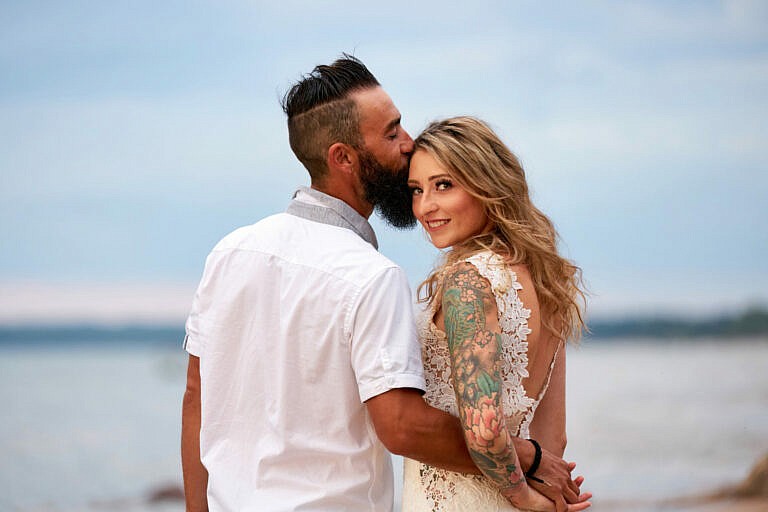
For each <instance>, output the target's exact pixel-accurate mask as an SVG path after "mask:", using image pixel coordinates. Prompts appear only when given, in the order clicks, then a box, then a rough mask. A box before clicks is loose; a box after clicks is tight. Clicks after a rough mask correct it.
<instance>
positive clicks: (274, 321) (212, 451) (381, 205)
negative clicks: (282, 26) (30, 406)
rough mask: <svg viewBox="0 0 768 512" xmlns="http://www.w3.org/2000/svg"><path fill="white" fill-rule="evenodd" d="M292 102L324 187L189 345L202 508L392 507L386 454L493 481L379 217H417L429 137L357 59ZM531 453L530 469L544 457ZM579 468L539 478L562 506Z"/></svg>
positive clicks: (294, 206) (189, 457)
mask: <svg viewBox="0 0 768 512" xmlns="http://www.w3.org/2000/svg"><path fill="white" fill-rule="evenodd" d="M283 108H284V110H285V112H286V114H287V116H288V131H289V140H290V144H291V149H292V150H293V151H294V153H295V154H296V156H297V157H298V159H299V160H300V161H301V162H302V164H304V166H305V167H306V168H307V170H308V171H309V174H310V177H311V182H312V186H311V188H300V189H299V191H298V192H297V193H296V196H295V197H294V200H293V201H292V202H291V203H290V205H289V206H288V209H287V211H286V212H285V213H283V214H278V215H274V216H271V217H268V218H266V219H264V220H262V221H260V222H258V223H256V224H254V225H252V226H248V227H244V228H240V229H239V230H236V231H235V232H233V233H231V234H230V235H228V236H227V237H225V238H224V239H223V240H222V241H221V242H219V244H218V245H217V246H216V247H215V248H214V250H213V251H212V252H211V254H210V255H209V256H208V259H207V261H206V268H205V271H204V274H203V278H202V280H201V283H200V286H199V288H198V291H197V293H196V295H195V300H194V304H193V307H192V311H191V313H190V316H189V318H188V320H187V336H186V338H185V348H186V350H187V351H188V352H189V368H188V376H187V380H188V382H187V391H186V393H185V396H184V406H183V418H182V464H183V470H184V487H185V494H186V499H187V510H207V509H208V508H210V509H211V510H334V511H342V510H349V511H360V510H374V511H379V510H381V511H385V510H391V507H392V494H393V482H392V470H391V463H390V457H389V454H388V453H387V452H386V450H385V447H386V448H387V449H389V451H391V452H393V453H396V454H401V455H404V456H408V457H411V458H415V459H418V460H422V461H424V462H427V463H429V464H432V465H436V466H440V467H443V468H446V469H450V470H454V471H462V472H466V473H478V470H477V469H476V467H475V466H474V464H473V463H472V461H471V459H470V457H469V454H468V452H467V449H466V446H465V444H464V440H463V437H462V432H461V429H460V427H459V423H458V420H457V419H456V418H454V417H451V416H450V415H448V414H446V413H443V412H442V411H439V410H437V409H433V408H431V407H428V406H427V405H426V404H425V402H424V401H423V399H422V397H421V392H422V390H423V389H424V377H423V373H422V366H421V357H420V349H419V345H418V342H417V340H416V336H415V329H414V321H413V318H412V310H411V298H410V290H409V287H408V284H407V281H406V278H405V276H404V273H403V272H402V270H401V269H400V268H399V267H397V266H396V265H395V264H394V263H392V262H391V261H389V260H388V259H387V258H385V257H384V256H382V255H381V254H379V253H378V252H377V250H376V247H377V242H376V236H375V234H374V232H373V230H372V229H371V227H370V225H369V224H368V222H367V220H366V219H367V218H368V217H369V216H370V215H371V213H372V212H373V210H374V208H376V209H378V211H379V212H380V213H381V214H382V216H384V217H385V218H387V219H388V220H389V221H390V222H391V223H393V224H395V225H398V226H404V225H408V224H410V223H412V222H413V219H412V218H411V217H410V216H408V215H405V216H403V215H402V213H400V215H398V214H397V212H402V211H403V209H402V207H401V205H402V201H403V200H407V199H408V198H407V197H404V196H403V190H404V189H403V187H402V184H403V183H404V181H405V177H406V176H407V172H408V161H409V157H410V154H411V152H412V150H413V141H412V140H411V138H410V136H409V135H408V133H407V132H406V131H405V130H404V129H403V128H402V126H401V125H400V114H399V112H398V111H397V109H396V108H395V106H394V104H393V103H392V100H391V99H390V98H389V96H388V95H387V94H386V92H384V90H383V89H382V88H381V87H380V85H379V83H378V81H377V80H376V78H375V77H374V76H373V75H372V74H371V73H370V72H369V71H368V69H367V68H366V67H365V66H364V65H363V64H362V63H361V62H360V61H358V60H357V59H355V58H353V57H350V56H346V55H345V56H344V58H342V59H339V60H337V61H336V62H334V63H333V64H332V65H330V66H317V67H316V68H315V70H314V71H313V72H312V74H310V75H308V76H306V77H304V78H303V79H302V80H301V81H299V82H298V83H297V84H296V85H295V86H294V87H293V88H292V89H291V90H290V91H289V92H288V93H287V94H286V96H285V98H284V102H283ZM516 449H517V450H518V455H519V457H520V460H521V464H522V465H523V467H524V469H527V468H528V467H529V466H530V465H531V463H532V461H533V459H534V448H533V447H532V445H531V444H530V443H527V442H526V441H524V440H516ZM571 470H572V466H571V465H568V464H567V463H565V462H564V461H562V460H560V459H559V458H556V457H554V456H552V455H550V454H547V453H545V454H544V457H543V459H542V463H541V466H540V469H539V470H538V471H537V473H536V474H537V476H538V477H539V478H542V479H544V480H545V481H546V482H547V484H546V485H543V486H541V490H542V491H543V492H545V493H546V494H547V496H549V497H550V498H551V499H553V500H556V503H557V505H558V510H565V507H566V505H565V500H568V501H569V502H572V503H573V502H576V500H578V493H579V490H578V485H577V484H576V483H574V482H573V481H571V479H570V471H571ZM564 498H565V500H564Z"/></svg>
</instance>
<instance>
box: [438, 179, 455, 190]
mask: <svg viewBox="0 0 768 512" xmlns="http://www.w3.org/2000/svg"><path fill="white" fill-rule="evenodd" d="M452 186H453V183H451V182H450V181H448V180H440V181H438V182H437V183H435V189H437V190H448V189H449V188H451V187H452Z"/></svg>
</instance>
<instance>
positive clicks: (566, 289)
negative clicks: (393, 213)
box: [403, 117, 589, 512]
mask: <svg viewBox="0 0 768 512" xmlns="http://www.w3.org/2000/svg"><path fill="white" fill-rule="evenodd" d="M408 185H409V188H410V189H411V192H412V206H413V213H414V215H415V216H416V218H417V219H418V220H419V222H420V223H421V225H422V226H423V228H424V229H425V231H426V232H427V234H428V235H429V237H430V239H431V241H432V243H433V244H434V245H435V247H437V248H439V249H446V248H450V250H449V251H448V252H447V253H446V255H445V261H444V262H443V264H442V265H441V266H440V268H438V269H437V270H435V271H434V272H433V273H432V274H431V275H430V276H429V277H428V278H427V280H426V281H424V283H422V286H421V288H420V295H422V299H423V300H424V301H426V302H427V303H428V307H427V308H426V309H425V315H424V318H423V319H422V320H423V321H422V322H420V326H419V334H420V337H421V341H422V350H423V357H424V366H425V371H426V375H427V392H426V395H425V398H426V400H427V402H428V403H429V404H430V405H432V406H434V407H437V408H440V409H442V410H445V411H447V412H449V413H451V414H454V415H456V416H458V417H459V418H460V419H461V422H462V426H463V428H464V431H465V439H466V441H467V447H468V448H469V451H470V454H471V455H472V457H473V459H474V461H475V463H476V464H477V466H478V467H479V468H480V470H481V471H482V472H483V474H484V475H485V477H482V476H473V475H463V474H459V473H453V472H450V471H445V470H442V469H439V468H435V467H432V466H429V465H427V464H422V463H419V462H417V461H413V460H409V459H406V461H405V469H404V475H405V483H404V489H403V510H404V511H408V512H414V511H421V510H430V511H433V510H440V511H449V510H455V511H467V510H478V511H479V510H519V509H522V510H554V509H555V508H554V504H553V503H552V502H551V501H549V500H547V499H546V498H545V497H543V496H542V495H541V494H539V493H537V492H536V491H535V490H533V488H532V487H531V486H529V485H528V484H527V482H526V476H527V477H528V478H530V479H532V480H534V481H538V480H537V478H536V475H535V473H531V472H530V471H529V473H528V474H527V475H524V474H523V473H522V471H521V469H520V465H519V463H518V459H517V455H516V453H515V451H514V447H513V445H512V441H511V437H512V436H519V437H524V438H531V439H535V440H536V441H538V443H539V445H540V446H541V447H542V448H545V449H547V450H550V451H551V452H553V453H555V454H556V455H559V456H562V454H563V452H564V450H565V444H566V436H565V347H564V345H565V341H566V340H567V339H576V338H578V335H579V333H580V332H581V329H582V327H583V322H582V316H581V308H580V303H581V300H582V299H583V297H584V294H583V292H582V290H581V289H580V286H579V285H580V270H579V269H578V267H576V266H574V265H573V264H571V263H570V262H569V261H567V260H566V259H564V258H562V257H561V256H560V255H558V253H557V248H556V237H557V235H556V232H555V229H554V227H553V225H552V223H551V222H550V220H549V219H548V218H547V217H546V216H545V215H544V214H543V213H542V212H541V211H539V210H538V209H537V208H536V207H535V206H534V205H533V203H532V202H531V200H530V198H529V195H528V186H527V184H526V181H525V174H524V172H523V169H522V167H521V166H520V163H519V162H518V160H517V158H516V157H515V155H513V154H512V152H511V151H510V150H509V149H508V148H507V147H506V146H505V145H504V144H503V143H502V142H501V140H500V139H499V138H498V137H497V136H496V134H495V133H494V132H493V131H492V130H491V129H490V128H489V127H488V126H487V125H486V124H484V123H483V122H482V121H479V120H477V119H474V118H470V117H456V118H452V119H447V120H445V121H441V122H436V123H432V124H431V125H429V126H428V127H427V129H426V130H424V132H423V133H421V134H420V135H419V136H418V137H417V139H416V140H415V149H414V153H413V156H412V159H411V165H410V173H409V179H408ZM424 292H425V293H424ZM543 485H546V484H543ZM582 499H583V500H586V499H587V496H586V495H583V496H582ZM512 504H514V506H513V505H512ZM588 506H589V502H586V501H583V502H582V503H579V504H576V505H570V506H569V510H583V509H584V508H587V507H588ZM515 507H518V508H515Z"/></svg>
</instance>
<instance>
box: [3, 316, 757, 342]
mask: <svg viewBox="0 0 768 512" xmlns="http://www.w3.org/2000/svg"><path fill="white" fill-rule="evenodd" d="M589 328H590V332H589V333H588V334H587V335H586V336H585V339H586V341H588V342H590V341H601V340H619V339H621V340H627V341H633V340H640V339H642V340H647V341H664V340H673V339H674V340H691V341H694V340H703V339H713V338H717V339H729V340H730V339H734V340H735V339H744V338H749V339H753V340H765V341H767V342H768V310H766V309H762V308H752V309H748V310H745V311H743V312H739V313H735V314H731V315H727V316H725V315H724V316H722V317H718V318H714V319H711V320H702V319H695V320H694V319H690V318H685V317H635V318H624V319H594V320H592V321H590V322H589ZM183 339H184V325H183V324H182V323H179V324H161V325H147V324H142V323H125V324H115V325H109V324H98V323H81V324H58V323H35V324H32V323H30V324H18V325H0V345H10V344H15V345H19V344H24V345H26V344H50V345H58V344H71V343H81V344H91V343H99V344H103V343H112V342H131V343H132V344H149V345H159V346H165V345H176V346H180V345H181V343H182V340H183Z"/></svg>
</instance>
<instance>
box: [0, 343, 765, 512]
mask: <svg viewBox="0 0 768 512" xmlns="http://www.w3.org/2000/svg"><path fill="white" fill-rule="evenodd" d="M185 369H186V355H185V354H184V352H183V351H182V350H181V348H180V347H179V348H172V347H167V346H165V347H152V346H149V345H147V344H146V343H144V344H131V343H125V344H122V345H120V346H118V345H114V344H110V345H105V346H99V345H94V344H87V345H81V346H72V345H67V346H37V345H36V346H31V347H25V346H23V345H10V346H8V345H6V346H0V404H2V408H3V412H2V416H1V417H2V419H0V454H2V457H1V458H0V460H1V462H0V489H2V492H0V511H19V512H22V511H23V512H29V511H43V510H45V511H52V512H55V511H66V512H70V511H88V510H119V511H127V512H136V511H167V512H176V511H181V510H183V505H182V504H181V503H180V502H173V501H171V502H161V503H151V502H150V501H149V500H148V497H149V496H150V495H151V494H152V493H153V491H155V490H158V489H160V488H162V487H167V486H171V487H173V486H179V485H180V484H181V466H180V461H179V436H180V410H181V397H182V394H183V390H184V379H185ZM567 407H568V436H569V444H568V449H567V452H566V458H567V459H569V460H574V461H576V462H577V464H578V468H577V472H578V473H579V474H584V475H585V476H586V478H587V481H586V483H585V484H584V488H585V489H588V490H590V491H592V492H593V493H594V494H595V498H594V503H595V506H594V507H593V510H598V511H607V510H618V509H620V510H636V511H638V512H640V511H643V512H650V511H652V510H657V509H658V507H656V506H655V505H653V504H652V503H650V501H649V500H654V499H661V498H667V497H675V496H682V495H691V494H696V493H700V492H709V491H712V490H713V489H716V488H719V487H721V486H723V485H726V484H731V483H735V482H738V481H740V480H741V479H743V478H744V477H745V476H746V474H747V472H748V471H749V469H750V467H751V466H752V464H753V463H754V462H755V461H756V460H757V459H758V458H759V457H760V456H761V455H762V454H764V453H766V452H768V340H765V339H762V340H742V341H725V340H721V341H717V340H714V341H713V340H699V341H686V342H666V341H665V342H661V341H654V340H647V341H633V342H623V341H614V342H611V341H603V342H600V343H589V342H588V343H586V344H585V345H584V346H583V347H581V348H578V349H575V350H574V349H571V350H569V352H568V406H567ZM396 464H398V462H397V461H396ZM398 473H399V471H398ZM664 510H673V509H670V508H665V509H664Z"/></svg>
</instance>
